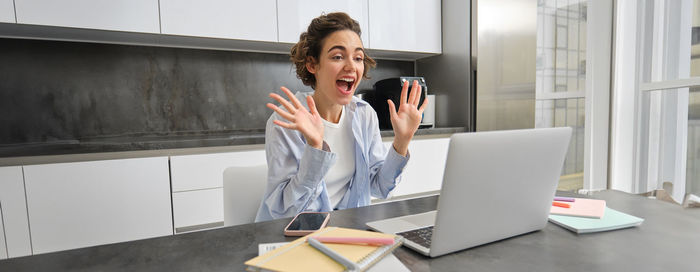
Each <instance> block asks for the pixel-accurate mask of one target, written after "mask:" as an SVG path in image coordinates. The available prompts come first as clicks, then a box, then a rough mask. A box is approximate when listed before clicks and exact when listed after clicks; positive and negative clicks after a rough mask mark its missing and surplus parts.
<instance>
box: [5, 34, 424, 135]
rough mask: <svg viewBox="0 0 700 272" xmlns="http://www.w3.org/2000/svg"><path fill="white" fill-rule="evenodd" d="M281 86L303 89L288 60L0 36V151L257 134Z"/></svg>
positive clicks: (400, 71) (409, 70) (407, 67)
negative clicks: (42, 145) (270, 95)
mask: <svg viewBox="0 0 700 272" xmlns="http://www.w3.org/2000/svg"><path fill="white" fill-rule="evenodd" d="M413 73H414V63H413V62H410V61H386V60H379V61H378V65H377V68H376V69H373V70H372V71H371V72H370V76H372V79H370V80H364V81H363V82H362V84H361V85H360V86H359V88H358V90H360V89H366V88H371V86H372V85H373V84H374V82H376V81H377V80H380V79H384V78H387V77H396V76H402V75H413ZM280 86H286V87H288V88H290V89H291V90H292V91H311V88H309V87H306V86H304V85H302V84H301V81H300V80H298V79H297V78H296V76H295V73H294V70H293V68H292V65H291V63H290V62H289V60H288V56H286V55H280V54H264V53H248V52H231V51H214V50H198V49H179V48H162V47H146V46H126V45H110V44H94V43H77V42H57V41H39V40H20V39H0V127H2V130H0V145H18V144H19V145H22V144H28V143H51V142H61V141H72V140H78V141H82V140H90V139H95V138H110V137H127V138H130V137H140V136H153V135H157V136H169V135H182V134H192V135H206V134H209V133H221V132H227V131H230V132H235V131H241V130H262V129H264V128H265V122H266V120H267V118H268V117H269V115H270V114H271V110H269V109H268V108H267V107H265V103H266V102H270V101H271V99H269V98H268V96H267V94H268V93H269V92H271V91H277V92H278V91H279V87H280Z"/></svg>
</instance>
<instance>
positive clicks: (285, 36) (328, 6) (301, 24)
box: [277, 0, 370, 47]
mask: <svg viewBox="0 0 700 272" xmlns="http://www.w3.org/2000/svg"><path fill="white" fill-rule="evenodd" d="M336 11H342V12H345V13H347V14H348V15H350V17H352V18H353V19H355V20H357V21H358V22H359V23H360V28H361V29H362V37H361V38H362V42H363V43H364V46H365V47H370V46H369V35H368V33H369V24H368V23H369V21H368V18H369V17H368V13H367V11H368V9H367V1H356V0H331V1H329V0H285V1H278V3H277V16H278V20H279V33H280V34H279V41H280V42H286V43H296V42H297V41H299V35H300V34H301V33H302V32H305V31H306V28H307V27H308V26H309V23H311V20H312V19H313V18H316V17H318V16H320V15H321V14H322V13H326V14H327V13H331V12H336Z"/></svg>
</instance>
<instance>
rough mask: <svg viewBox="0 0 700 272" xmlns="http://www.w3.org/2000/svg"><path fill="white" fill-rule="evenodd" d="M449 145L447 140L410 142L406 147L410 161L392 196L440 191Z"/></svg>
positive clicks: (416, 140)
mask: <svg viewBox="0 0 700 272" xmlns="http://www.w3.org/2000/svg"><path fill="white" fill-rule="evenodd" d="M449 143H450V139H449V138H439V139H414V140H412V141H411V143H410V144H409V145H408V150H409V152H410V153H411V159H410V160H409V161H408V163H407V164H406V168H404V171H403V175H402V177H401V183H399V184H398V185H396V188H394V190H393V191H392V192H391V194H392V196H393V197H396V196H403V195H410V194H417V193H425V192H430V191H437V190H440V188H442V176H443V174H444V172H445V162H446V161H447V148H448V146H449Z"/></svg>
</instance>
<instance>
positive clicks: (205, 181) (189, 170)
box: [170, 147, 267, 232]
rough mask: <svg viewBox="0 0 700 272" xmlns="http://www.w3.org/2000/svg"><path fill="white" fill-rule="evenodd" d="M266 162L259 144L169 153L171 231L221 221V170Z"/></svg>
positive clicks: (222, 214) (222, 215)
mask: <svg viewBox="0 0 700 272" xmlns="http://www.w3.org/2000/svg"><path fill="white" fill-rule="evenodd" d="M266 163H267V161H266V159H265V150H263V149H262V147H256V148H254V149H251V150H245V151H238V152H226V153H213V154H198V155H183V156H171V157H170V176H171V180H172V192H173V216H174V218H173V221H174V224H175V225H174V226H175V231H176V232H179V231H178V229H182V228H189V227H194V228H197V226H200V225H205V227H206V225H211V224H214V223H221V225H223V221H224V204H223V203H224V200H223V176H224V170H226V168H228V167H231V166H255V165H261V164H266ZM190 229H191V228H190Z"/></svg>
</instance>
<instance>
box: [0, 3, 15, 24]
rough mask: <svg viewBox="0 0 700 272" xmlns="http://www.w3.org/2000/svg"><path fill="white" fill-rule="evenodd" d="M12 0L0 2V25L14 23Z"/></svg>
mask: <svg viewBox="0 0 700 272" xmlns="http://www.w3.org/2000/svg"><path fill="white" fill-rule="evenodd" d="M16 22H17V21H16V20H15V3H14V1H13V0H0V23H16Z"/></svg>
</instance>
